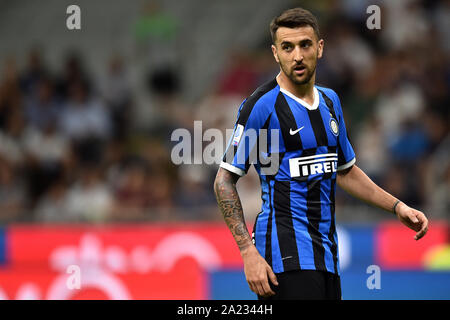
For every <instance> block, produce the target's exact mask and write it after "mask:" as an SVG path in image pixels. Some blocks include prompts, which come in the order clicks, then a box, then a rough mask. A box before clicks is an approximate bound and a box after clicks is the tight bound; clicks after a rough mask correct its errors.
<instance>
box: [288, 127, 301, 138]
mask: <svg viewBox="0 0 450 320" xmlns="http://www.w3.org/2000/svg"><path fill="white" fill-rule="evenodd" d="M304 127H305V126H303V127H301V128H298V129H297V130H292V129H289V133H290V135H291V136H293V135H294V134H296V133H297V132H299V131H300V130H302V129H303V128H304Z"/></svg>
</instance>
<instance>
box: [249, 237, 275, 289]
mask: <svg viewBox="0 0 450 320" xmlns="http://www.w3.org/2000/svg"><path fill="white" fill-rule="evenodd" d="M241 255H242V259H243V260H244V273H245V278H246V279H247V283H248V285H249V287H250V290H252V291H253V292H254V293H256V294H257V295H260V296H262V297H268V296H273V295H274V294H275V292H273V290H272V289H271V288H270V285H269V281H268V278H269V279H270V281H271V282H272V283H273V284H274V285H276V286H277V285H278V281H277V277H276V276H275V273H273V271H272V268H271V267H270V266H269V264H268V263H267V262H266V260H265V259H264V258H263V257H262V256H261V255H260V254H259V252H258V250H256V247H255V246H254V245H251V246H249V247H248V248H246V249H244V250H243V251H241Z"/></svg>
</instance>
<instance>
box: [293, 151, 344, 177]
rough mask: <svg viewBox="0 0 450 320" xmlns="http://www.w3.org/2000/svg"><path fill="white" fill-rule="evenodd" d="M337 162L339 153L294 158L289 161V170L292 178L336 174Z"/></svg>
mask: <svg viewBox="0 0 450 320" xmlns="http://www.w3.org/2000/svg"><path fill="white" fill-rule="evenodd" d="M337 161H338V155H337V153H325V154H318V155H315V156H307V157H300V158H292V159H289V170H290V173H291V177H292V178H296V177H307V176H310V175H314V174H323V173H330V172H336V171H337Z"/></svg>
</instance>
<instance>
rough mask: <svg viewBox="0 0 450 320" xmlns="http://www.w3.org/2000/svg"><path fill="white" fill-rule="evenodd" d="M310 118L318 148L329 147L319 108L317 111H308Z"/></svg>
mask: <svg viewBox="0 0 450 320" xmlns="http://www.w3.org/2000/svg"><path fill="white" fill-rule="evenodd" d="M308 116H309V120H310V122H311V127H312V129H313V131H314V136H315V137H316V143H317V147H320V146H327V145H328V137H327V132H326V131H325V125H324V124H323V119H322V115H321V114H320V110H319V108H317V109H316V110H309V109H308Z"/></svg>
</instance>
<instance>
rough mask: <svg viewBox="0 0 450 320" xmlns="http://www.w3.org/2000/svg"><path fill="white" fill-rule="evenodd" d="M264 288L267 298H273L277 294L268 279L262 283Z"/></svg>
mask: <svg viewBox="0 0 450 320" xmlns="http://www.w3.org/2000/svg"><path fill="white" fill-rule="evenodd" d="M261 285H262V288H263V290H264V295H265V296H273V295H274V294H275V292H273V290H272V288H271V287H270V285H269V280H268V279H267V278H266V279H264V281H262V282H261Z"/></svg>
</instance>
